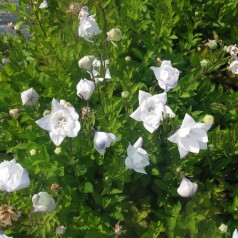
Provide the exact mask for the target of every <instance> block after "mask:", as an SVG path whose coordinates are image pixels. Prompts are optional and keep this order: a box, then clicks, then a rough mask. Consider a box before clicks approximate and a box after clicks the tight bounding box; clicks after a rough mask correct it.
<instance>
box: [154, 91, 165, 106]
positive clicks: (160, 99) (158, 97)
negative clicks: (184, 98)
mask: <svg viewBox="0 0 238 238" xmlns="http://www.w3.org/2000/svg"><path fill="white" fill-rule="evenodd" d="M153 100H154V101H155V104H158V103H162V104H166V102H167V93H166V92H164V93H160V94H157V95H154V96H153Z"/></svg>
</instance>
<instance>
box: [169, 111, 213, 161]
mask: <svg viewBox="0 0 238 238" xmlns="http://www.w3.org/2000/svg"><path fill="white" fill-rule="evenodd" d="M211 126H212V123H199V122H195V121H194V120H193V118H192V117H191V116H189V115H188V114H186V115H185V117H184V119H183V122H182V125H181V127H180V129H179V130H178V131H177V132H175V133H174V134H173V135H172V136H170V137H169V138H168V140H169V141H171V142H173V143H176V144H177V146H178V149H179V154H180V158H181V159H182V158H183V157H185V156H186V155H187V154H188V153H189V151H190V152H192V153H198V152H199V150H200V149H201V150H205V149H207V142H208V137H207V133H206V132H207V131H208V130H209V129H210V128H211Z"/></svg>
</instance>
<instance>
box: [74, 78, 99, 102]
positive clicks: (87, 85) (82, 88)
mask: <svg viewBox="0 0 238 238" xmlns="http://www.w3.org/2000/svg"><path fill="white" fill-rule="evenodd" d="M94 90H95V84H94V82H92V81H90V80H87V79H81V80H80V81H79V83H78V84H77V95H78V96H79V97H81V98H83V99H84V100H89V99H90V98H91V96H92V94H93V91H94Z"/></svg>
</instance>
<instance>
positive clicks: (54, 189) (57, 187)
mask: <svg viewBox="0 0 238 238" xmlns="http://www.w3.org/2000/svg"><path fill="white" fill-rule="evenodd" d="M50 189H51V190H52V191H53V192H59V190H60V186H59V184H57V183H52V184H51V186H50Z"/></svg>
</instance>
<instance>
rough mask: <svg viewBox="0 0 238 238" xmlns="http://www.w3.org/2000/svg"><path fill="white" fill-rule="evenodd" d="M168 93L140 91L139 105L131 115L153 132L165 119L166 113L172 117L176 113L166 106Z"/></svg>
mask: <svg viewBox="0 0 238 238" xmlns="http://www.w3.org/2000/svg"><path fill="white" fill-rule="evenodd" d="M166 101H167V94H166V93H165V92H164V93H161V94H157V95H154V96H152V95H151V94H150V93H147V92H144V91H141V90H140V91H139V107H138V108H137V109H136V110H135V111H134V112H133V113H132V114H131V115H130V117H132V118H133V119H134V120H137V121H142V122H143V125H144V127H145V129H146V130H148V131H149V132H150V133H153V132H154V131H155V130H156V129H157V128H158V127H159V126H160V122H161V121H162V120H163V116H164V114H168V115H169V117H170V118H172V117H174V116H175V114H174V113H173V112H172V110H171V109H170V107H168V106H166V105H165V103H166Z"/></svg>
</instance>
